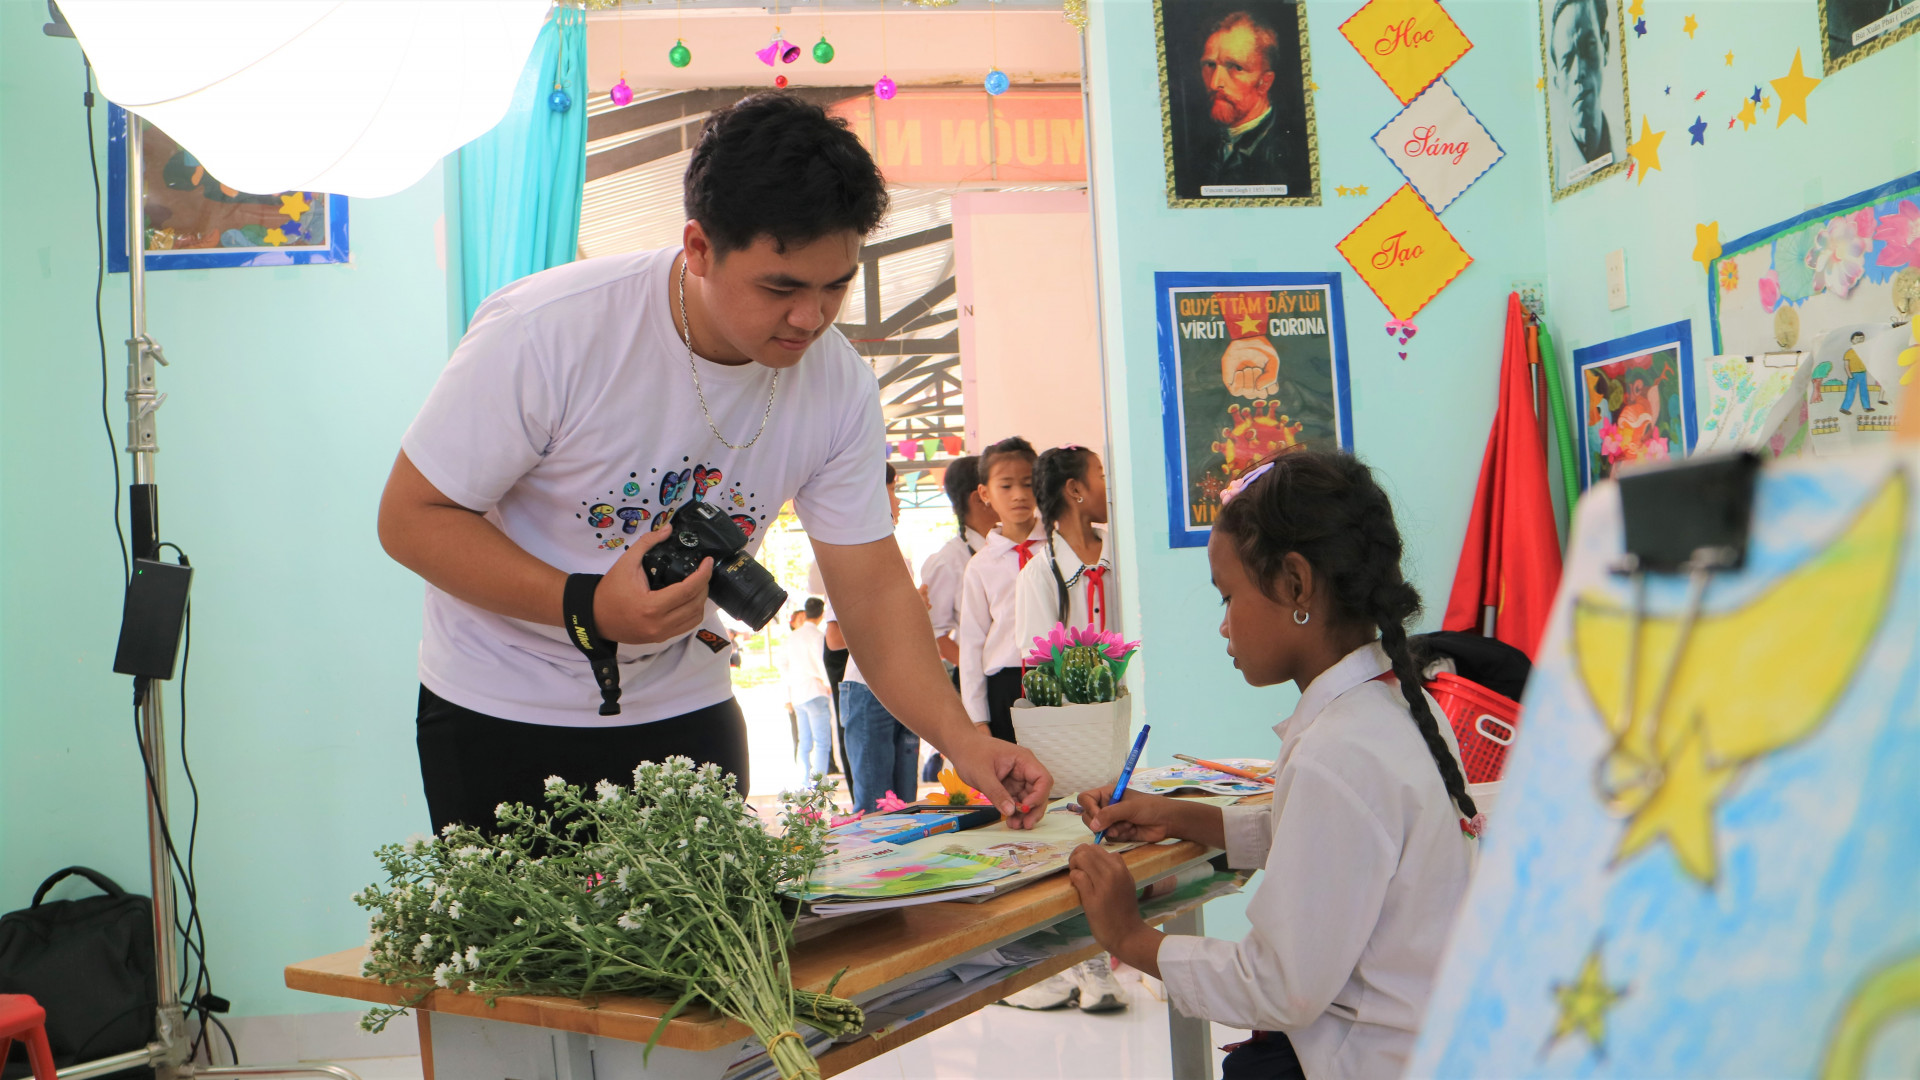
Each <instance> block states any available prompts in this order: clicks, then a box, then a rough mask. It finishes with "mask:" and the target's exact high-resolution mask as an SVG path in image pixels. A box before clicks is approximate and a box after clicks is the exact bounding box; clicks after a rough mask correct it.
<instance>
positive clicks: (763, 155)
mask: <svg viewBox="0 0 1920 1080" xmlns="http://www.w3.org/2000/svg"><path fill="white" fill-rule="evenodd" d="M686 210H687V217H688V218H689V219H691V220H693V221H697V222H699V223H700V227H701V228H703V229H705V230H706V232H707V236H708V237H709V238H710V239H712V241H713V247H714V253H715V254H716V255H725V254H726V253H727V252H729V251H734V250H737V249H739V248H743V247H747V246H749V245H751V244H752V243H753V242H754V240H755V239H756V238H758V237H761V236H771V237H772V238H773V242H774V246H775V247H776V248H778V249H779V250H781V251H785V250H786V249H787V247H788V246H789V245H793V244H806V243H810V242H812V241H814V240H818V239H820V238H821V237H823V236H827V235H830V234H832V233H838V232H847V231H852V232H855V233H859V234H860V235H861V236H865V235H866V234H868V233H870V232H872V231H873V230H874V228H875V227H876V226H878V225H879V224H880V219H881V217H882V216H884V215H885V214H886V212H887V183H886V180H885V179H883V178H882V177H881V175H880V167H879V166H878V165H875V164H874V162H873V156H872V155H871V154H868V153H867V148H866V147H864V146H862V145H860V140H859V139H857V138H855V137H854V134H853V131H852V130H851V129H849V128H848V127H847V123H846V121H844V120H841V119H838V118H836V117H830V116H828V115H827V112H826V110H825V109H822V108H821V107H820V106H818V105H811V104H808V103H807V102H805V101H802V100H800V99H799V98H797V97H795V96H793V95H792V94H780V93H764V94H754V95H752V96H751V97H745V98H742V99H740V100H739V101H738V102H735V103H734V104H733V105H731V106H729V107H727V108H724V109H720V110H718V111H716V112H715V113H714V114H713V116H712V117H710V118H709V119H708V120H707V124H706V127H705V128H703V129H702V130H701V132H700V142H699V144H698V145H696V146H695V147H694V148H693V160H692V161H690V162H688V163H687V177H686Z"/></svg>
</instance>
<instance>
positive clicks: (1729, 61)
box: [1727, 52, 1733, 67]
mask: <svg viewBox="0 0 1920 1080" xmlns="http://www.w3.org/2000/svg"><path fill="white" fill-rule="evenodd" d="M1727 66H1728V67H1732V66H1733V53H1731V52H1729V53H1727Z"/></svg>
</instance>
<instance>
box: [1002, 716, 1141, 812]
mask: <svg viewBox="0 0 1920 1080" xmlns="http://www.w3.org/2000/svg"><path fill="white" fill-rule="evenodd" d="M1013 734H1014V739H1015V740H1016V741H1017V742H1019V744H1020V745H1021V746H1024V747H1026V748H1027V749H1029V750H1031V751H1033V756H1034V757H1037V758H1039V759H1040V764H1042V765H1045V766H1046V767H1047V771H1048V772H1049V773H1052V774H1053V791H1052V792H1051V793H1050V796H1049V797H1051V798H1056V799H1057V798H1060V797H1062V796H1070V795H1078V794H1079V793H1080V792H1082V791H1086V790H1088V789H1090V788H1096V787H1100V786H1102V785H1111V784H1112V783H1113V782H1114V781H1115V780H1117V779H1119V776H1120V767H1121V766H1122V765H1124V764H1126V760H1127V751H1128V749H1130V748H1131V747H1132V745H1133V741H1132V740H1133V695H1132V694H1129V693H1128V692H1127V691H1126V690H1125V689H1122V690H1121V691H1120V696H1119V697H1118V698H1116V699H1115V700H1113V701H1103V702H1099V703H1097V704H1093V705H1055V706H1050V707H1047V708H1036V707H1034V706H1033V705H1032V704H1031V703H1029V702H1028V701H1027V700H1026V699H1024V698H1022V699H1021V700H1019V701H1016V702H1014V703H1013Z"/></svg>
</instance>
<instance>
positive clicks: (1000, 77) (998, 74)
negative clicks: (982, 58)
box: [986, 68, 1007, 97]
mask: <svg viewBox="0 0 1920 1080" xmlns="http://www.w3.org/2000/svg"><path fill="white" fill-rule="evenodd" d="M986 84H987V93H989V94H992V95H993V96H995V97H999V96H1000V95H1001V94H1004V93H1006V92H1007V73H1006V72H1004V71H1001V70H1000V69H999V68H994V69H993V70H992V71H989V72H987V78H986Z"/></svg>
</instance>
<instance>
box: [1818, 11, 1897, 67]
mask: <svg viewBox="0 0 1920 1080" xmlns="http://www.w3.org/2000/svg"><path fill="white" fill-rule="evenodd" d="M1844 3H1848V0H1820V62H1821V69H1822V70H1821V74H1822V75H1831V74H1833V73H1834V72H1836V71H1839V70H1840V69H1841V68H1843V67H1846V66H1848V65H1849V64H1857V63H1859V62H1860V61H1862V60H1865V59H1866V58H1867V57H1869V56H1872V55H1873V54H1874V53H1877V52H1879V51H1880V50H1881V49H1884V48H1886V47H1887V46H1889V45H1892V44H1893V43H1894V42H1896V41H1902V40H1905V39H1906V38H1908V37H1910V36H1911V35H1913V34H1916V33H1920V0H1906V3H1904V4H1902V5H1900V7H1898V8H1896V9H1895V10H1894V11H1888V12H1883V13H1881V15H1880V16H1879V18H1867V19H1866V21H1865V22H1859V21H1858V20H1859V19H1860V18H1861V17H1862V13H1858V12H1848V17H1847V18H1846V19H1845V20H1844V21H1846V22H1848V23H1854V24H1855V25H1852V26H1850V27H1846V28H1841V27H1839V26H1838V25H1837V24H1838V23H1839V22H1841V21H1842V20H1841V19H1838V18H1835V17H1834V16H1833V15H1832V14H1831V9H1832V8H1833V7H1834V6H1835V5H1836V4H1844ZM1866 14H1871V13H1866ZM1896 15H1898V16H1899V18H1900V19H1903V20H1905V21H1898V20H1895V18H1894V16H1896ZM1882 21H1892V22H1893V25H1892V26H1889V27H1888V28H1887V29H1886V30H1884V31H1882V32H1881V33H1879V34H1876V35H1875V36H1873V37H1870V38H1868V39H1867V40H1865V41H1863V42H1861V43H1860V44H1858V45H1852V46H1851V47H1850V48H1847V49H1846V50H1844V51H1841V52H1835V51H1834V44H1833V43H1834V37H1835V36H1836V35H1839V36H1844V37H1846V38H1847V39H1849V41H1850V40H1851V39H1852V37H1853V35H1854V33H1855V32H1856V31H1859V30H1862V29H1865V28H1867V27H1870V26H1872V25H1873V24H1874V23H1876V22H1882Z"/></svg>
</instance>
